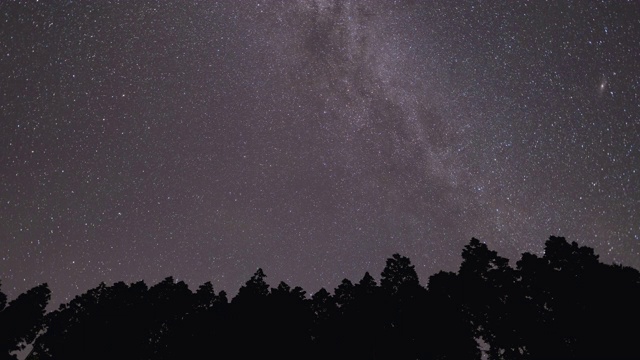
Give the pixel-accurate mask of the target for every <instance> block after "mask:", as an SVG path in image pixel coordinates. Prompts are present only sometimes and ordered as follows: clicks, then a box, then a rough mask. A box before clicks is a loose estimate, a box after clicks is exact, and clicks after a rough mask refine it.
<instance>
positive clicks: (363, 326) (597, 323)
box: [0, 236, 640, 360]
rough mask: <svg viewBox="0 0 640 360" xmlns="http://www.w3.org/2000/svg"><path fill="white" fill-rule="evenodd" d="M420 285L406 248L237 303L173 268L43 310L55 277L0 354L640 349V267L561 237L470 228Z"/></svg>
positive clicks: (617, 354)
mask: <svg viewBox="0 0 640 360" xmlns="http://www.w3.org/2000/svg"><path fill="white" fill-rule="evenodd" d="M462 259H463V260H462V263H461V266H460V269H459V271H458V272H457V273H453V272H439V273H437V274H434V275H432V276H431V277H430V278H429V281H428V284H427V286H426V287H425V286H423V285H421V283H420V281H419V279H418V275H417V273H416V271H415V269H414V266H413V265H412V264H411V261H410V260H409V258H407V257H404V256H401V255H399V254H394V255H393V256H392V257H391V258H389V259H387V261H386V266H385V268H384V270H383V271H382V273H381V275H380V279H379V281H376V279H375V278H374V277H373V276H371V275H370V274H369V273H368V272H367V273H365V274H364V276H363V277H362V279H359V280H357V281H355V282H354V281H351V280H348V279H344V280H343V281H342V282H341V283H340V284H339V285H338V286H337V287H336V288H335V289H334V290H333V292H329V291H327V290H325V289H320V290H319V291H317V292H316V293H314V294H312V295H310V296H309V295H308V294H307V293H306V292H305V291H304V290H303V289H302V288H300V287H297V286H296V287H291V286H289V285H288V284H286V283H284V282H280V283H279V284H278V285H277V286H276V287H273V288H271V287H270V286H269V285H268V284H267V282H266V280H265V278H266V275H265V273H264V272H263V271H262V270H261V269H258V270H257V271H256V272H255V274H254V275H253V276H252V277H251V278H250V279H249V280H248V281H247V282H246V283H245V284H244V285H243V286H242V287H241V288H240V290H239V292H238V294H237V295H236V296H235V297H234V298H233V299H231V300H230V301H229V299H228V298H227V295H226V293H225V292H224V291H220V292H216V291H215V290H214V288H213V286H212V284H211V283H210V282H207V283H204V284H202V285H200V287H199V288H198V289H197V290H196V291H195V292H193V291H191V290H190V289H189V287H188V286H187V284H185V283H184V282H182V281H175V280H174V279H173V278H172V277H168V278H166V279H164V280H163V281H161V282H159V283H157V284H155V285H153V286H151V287H149V286H147V285H146V284H145V283H144V282H143V281H140V282H136V283H132V284H125V283H124V282H118V283H115V284H113V285H110V286H108V285H106V284H104V283H102V284H100V285H99V286H97V287H96V288H94V289H91V290H88V291H87V292H86V293H84V294H82V295H79V296H77V297H75V298H74V299H73V300H71V301H70V302H68V303H65V304H62V305H60V307H59V309H58V310H55V311H52V312H50V313H46V314H45V307H46V305H47V303H48V301H49V299H50V292H49V289H48V287H47V285H46V284H43V285H40V286H37V287H35V288H33V289H31V290H29V291H27V292H26V293H24V294H21V295H20V296H18V297H17V298H16V299H14V300H12V301H11V302H9V303H7V298H6V296H5V295H4V294H2V293H1V292H0V346H2V349H1V350H0V354H1V355H0V356H1V357H2V358H6V359H14V358H16V356H15V354H14V353H15V351H17V350H21V349H24V348H25V346H26V345H27V344H33V350H32V351H31V353H30V354H29V355H28V357H27V359H39V360H45V359H66V360H74V359H189V358H202V357H203V356H206V357H207V358H217V359H227V358H234V359H249V358H274V359H300V358H311V359H456V360H463V359H480V358H481V357H482V354H483V352H484V353H485V355H486V357H487V358H489V359H640V347H639V346H640V328H639V325H640V273H639V272H638V270H636V269H633V268H630V267H625V266H621V265H616V264H614V265H609V264H604V263H601V262H600V261H599V258H598V255H596V254H595V253H594V251H593V249H591V248H588V247H584V246H579V245H578V244H576V243H575V242H573V243H568V242H567V241H566V240H565V239H564V238H562V237H554V236H552V237H550V238H549V240H548V241H547V242H546V244H545V251H544V255H543V256H541V257H540V256H537V255H534V254H530V253H525V254H523V255H522V258H521V259H520V260H519V261H518V262H517V263H516V264H515V266H511V265H510V264H509V261H508V259H506V258H503V257H501V256H499V255H498V254H497V253H496V252H495V251H492V250H490V249H489V248H488V247H487V246H486V245H485V244H484V243H482V242H480V241H479V240H477V239H472V240H471V241H470V243H469V244H468V245H466V246H465V247H464V249H463V251H462Z"/></svg>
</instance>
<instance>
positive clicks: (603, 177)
mask: <svg viewBox="0 0 640 360" xmlns="http://www.w3.org/2000/svg"><path fill="white" fill-rule="evenodd" d="M0 16H1V20H0V75H1V78H0V110H1V111H0V151H1V153H0V280H1V281H2V290H3V291H4V292H5V293H7V294H8V295H9V296H10V297H13V296H16V295H17V294H18V293H20V292H23V291H25V290H26V289H28V288H30V287H32V286H35V285H37V284H39V283H41V282H48V283H49V285H50V287H51V289H52V291H53V298H52V302H53V303H54V304H55V303H60V302H62V301H65V300H68V299H70V298H71V297H73V296H74V295H77V294H80V293H81V292H84V291H85V290H87V289H89V288H91V287H95V286H96V285H98V284H99V283H100V282H101V281H105V282H107V283H110V282H114V281H120V280H122V281H127V282H131V281H137V280H140V279H144V280H145V281H147V283H148V284H153V283H155V282H157V281H159V280H161V279H163V278H164V277H166V276H170V275H172V276H174V277H175V278H176V279H179V280H184V281H186V282H187V283H188V284H190V286H191V287H192V288H195V287H197V286H198V285H199V284H201V283H203V282H205V281H209V280H210V281H212V282H213V284H214V287H215V288H216V289H217V290H223V289H224V290H227V291H229V292H230V294H232V295H233V294H235V293H236V291H237V289H238V288H239V287H240V285H241V284H242V283H244V282H245V281H246V280H247V279H249V277H250V276H251V275H252V274H253V273H254V272H255V270H256V268H258V267H262V268H263V269H264V271H265V272H266V274H267V275H268V279H267V280H268V281H269V282H270V283H271V284H272V285H275V284H277V282H279V281H281V280H284V281H286V282H288V283H289V284H291V285H300V286H302V287H303V288H305V290H307V291H309V292H315V291H317V290H318V289H319V288H320V287H327V288H329V289H333V288H334V287H335V286H337V285H338V283H339V282H340V280H341V279H343V278H345V277H346V278H349V279H352V280H358V279H360V278H361V277H362V275H363V274H364V272H365V271H370V272H371V273H372V274H373V275H374V276H376V277H377V275H378V274H379V273H380V271H381V270H382V268H383V267H384V263H385V259H386V258H388V257H390V256H391V255H392V254H393V253H395V252H399V253H401V254H403V255H405V256H408V257H409V258H411V260H412V262H413V263H414V264H415V265H416V269H417V270H418V273H419V274H420V276H421V280H422V282H423V284H424V283H426V281H427V277H428V276H429V275H431V274H433V273H434V272H436V271H439V270H453V271H455V270H457V268H458V266H459V264H460V261H461V258H460V253H461V250H462V247H463V246H464V245H465V244H467V243H468V242H469V240H470V239H471V238H472V237H477V238H479V239H481V240H483V241H485V242H486V243H487V244H488V245H489V247H490V248H492V249H495V250H497V251H498V252H499V253H500V254H501V255H503V256H506V257H509V258H511V259H512V264H513V263H514V262H515V260H517V259H518V258H519V254H520V253H522V252H525V251H529V252H535V253H541V252H542V249H543V246H544V242H545V240H546V239H547V238H548V237H549V236H550V235H559V236H566V237H567V239H568V240H569V241H577V242H579V243H580V244H581V245H586V246H590V247H593V248H595V250H596V252H597V253H598V254H600V256H601V260H603V261H604V262H607V263H612V262H616V263H622V264H625V265H630V266H634V267H636V268H640V95H639V93H640V2H638V1H629V2H622V1H611V2H595V1H573V2H557V1H551V2H549V3H546V2H543V1H531V2H529V1H518V2H515V1H513V2H512V1H495V2H487V1H482V2H480V1H477V2H476V1H449V0H442V1H330V0H298V1H294V0H286V1H257V2H254V1H236V0H230V1H224V2H223V1H198V2H196V1H193V2H192V1H175V2H169V1H148V0H145V1H102V0H101V1H56V2H49V1H40V2H37V1H2V2H1V4H0Z"/></svg>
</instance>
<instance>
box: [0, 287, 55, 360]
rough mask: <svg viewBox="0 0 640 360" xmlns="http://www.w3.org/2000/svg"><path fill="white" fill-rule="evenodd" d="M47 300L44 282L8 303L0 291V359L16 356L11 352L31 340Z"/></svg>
mask: <svg viewBox="0 0 640 360" xmlns="http://www.w3.org/2000/svg"><path fill="white" fill-rule="evenodd" d="M50 299H51V291H49V286H48V285H47V284H46V283H45V284H41V285H38V286H36V287H34V288H32V289H29V290H27V292H25V293H23V294H20V295H19V296H18V297H17V298H16V299H14V300H12V301H11V302H9V304H8V305H6V295H4V294H3V293H2V292H0V309H1V310H0V359H16V356H15V355H12V354H11V352H14V351H19V350H23V349H24V348H25V347H26V345H28V344H30V343H32V342H33V341H34V340H35V338H36V336H37V335H38V333H39V332H40V330H41V329H42V327H43V323H44V312H45V308H46V306H47V304H48V303H49V300H50Z"/></svg>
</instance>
